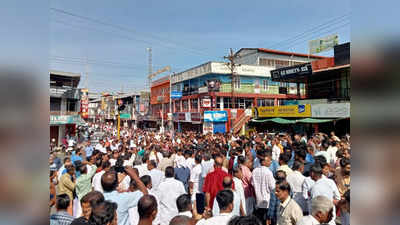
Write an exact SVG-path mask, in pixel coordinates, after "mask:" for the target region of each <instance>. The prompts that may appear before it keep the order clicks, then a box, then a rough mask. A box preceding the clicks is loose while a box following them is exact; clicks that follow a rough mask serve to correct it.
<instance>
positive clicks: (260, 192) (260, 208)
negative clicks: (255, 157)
mask: <svg viewBox="0 0 400 225" xmlns="http://www.w3.org/2000/svg"><path fill="white" fill-rule="evenodd" d="M260 164H261V166H260V167H257V168H255V169H254V170H253V174H252V180H251V184H252V185H253V187H254V190H255V194H256V202H257V204H256V210H255V215H256V216H257V217H258V219H259V220H260V221H261V222H262V223H263V224H265V223H266V221H267V210H268V207H269V201H270V196H271V192H272V191H273V190H274V189H275V179H274V176H273V174H272V172H271V170H270V169H269V168H268V167H269V166H270V165H271V154H270V153H269V152H267V153H266V156H265V157H264V158H262V159H261V160H260Z"/></svg>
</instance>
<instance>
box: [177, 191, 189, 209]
mask: <svg viewBox="0 0 400 225" xmlns="http://www.w3.org/2000/svg"><path fill="white" fill-rule="evenodd" d="M176 206H177V208H178V212H180V213H181V212H186V211H192V201H191V197H190V195H189V194H183V195H180V196H179V197H178V198H177V199H176Z"/></svg>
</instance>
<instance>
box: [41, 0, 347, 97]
mask: <svg viewBox="0 0 400 225" xmlns="http://www.w3.org/2000/svg"><path fill="white" fill-rule="evenodd" d="M50 4H51V5H50V16H49V20H50V37H49V40H50V53H49V66H50V69H53V70H61V71H67V72H76V73H80V74H81V75H82V76H81V82H80V87H87V88H89V91H90V92H92V91H93V92H101V91H106V92H116V91H124V92H133V91H139V90H142V89H144V88H145V85H146V83H147V78H146V77H147V74H148V67H149V66H148V65H149V64H148V55H149V54H148V51H147V48H149V47H151V49H152V64H153V71H156V70H158V69H160V68H163V67H165V66H170V67H171V70H172V72H181V71H184V70H187V69H190V68H192V67H194V66H197V65H200V64H203V63H205V62H208V61H224V58H223V57H224V56H226V55H227V54H228V53H229V49H230V48H232V49H233V50H234V51H237V50H239V49H240V48H271V49H277V50H282V51H293V52H300V53H307V52H308V41H309V40H313V39H316V38H320V37H324V36H327V35H329V34H338V35H339V43H345V42H349V41H350V18H351V10H350V1H349V0H338V1H330V2H329V4H327V2H325V1H317V0H307V1H306V0H303V1H299V0H285V1H283V0H282V1H266V0H264V1H261V0H258V1H234V0H230V1H228V0H219V1H210V0H202V1H184V0H168V1H155V0H146V1H138V0H119V1H105V0H104V1H103V0H85V1H77V0H68V1H61V0H53V1H50ZM320 55H323V56H333V51H327V52H324V53H320ZM167 74H168V73H163V74H161V75H159V76H157V78H159V77H162V76H163V75H167Z"/></svg>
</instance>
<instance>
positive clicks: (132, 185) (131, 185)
mask: <svg viewBox="0 0 400 225" xmlns="http://www.w3.org/2000/svg"><path fill="white" fill-rule="evenodd" d="M137 189H138V187H137V183H136V181H135V180H134V179H131V181H130V183H129V188H128V190H129V191H130V192H134V191H136V190H137Z"/></svg>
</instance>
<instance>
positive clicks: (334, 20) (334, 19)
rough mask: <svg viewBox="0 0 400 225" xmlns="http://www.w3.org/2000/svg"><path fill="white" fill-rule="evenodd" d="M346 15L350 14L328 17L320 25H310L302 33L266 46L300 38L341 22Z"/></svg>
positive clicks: (274, 45) (272, 46)
mask: <svg viewBox="0 0 400 225" xmlns="http://www.w3.org/2000/svg"><path fill="white" fill-rule="evenodd" d="M348 15H350V14H349V13H348V14H344V15H341V16H339V17H335V18H333V19H330V20H329V21H327V22H324V23H322V24H320V25H317V26H315V27H312V28H311V29H308V30H306V31H304V32H302V33H300V34H298V35H295V36H293V37H291V38H288V39H286V40H283V41H279V42H277V43H275V44H273V45H271V46H269V47H268V48H274V47H276V46H278V45H282V44H284V43H286V42H289V43H290V42H291V41H294V40H296V39H298V38H300V37H304V36H305V35H306V36H307V35H309V34H310V32H314V31H315V30H321V29H326V28H328V27H329V26H332V25H334V24H336V23H338V22H342V20H344V19H347V17H348Z"/></svg>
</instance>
